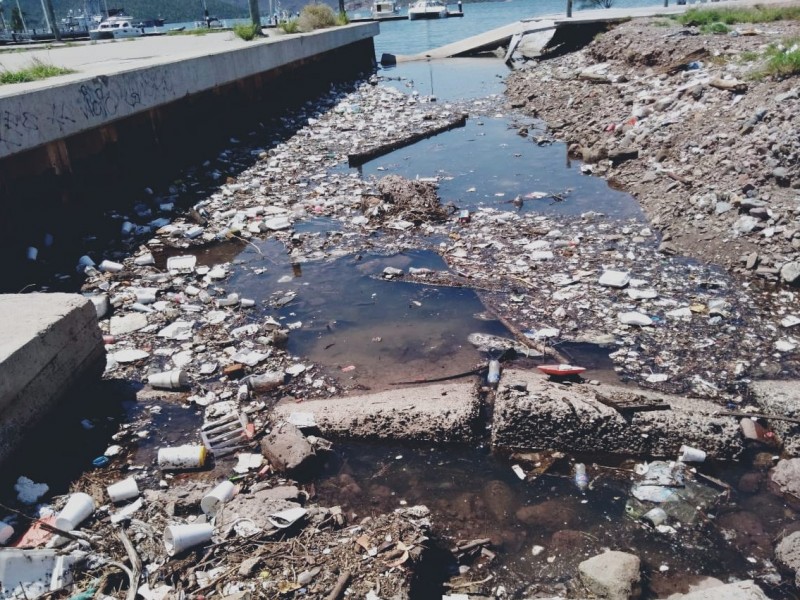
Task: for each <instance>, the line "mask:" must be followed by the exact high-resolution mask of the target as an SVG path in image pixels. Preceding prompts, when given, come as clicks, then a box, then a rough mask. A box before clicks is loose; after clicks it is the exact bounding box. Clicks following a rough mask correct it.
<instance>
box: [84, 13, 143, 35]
mask: <svg viewBox="0 0 800 600" xmlns="http://www.w3.org/2000/svg"><path fill="white" fill-rule="evenodd" d="M142 35H144V34H143V32H142V29H141V28H137V27H135V26H134V24H133V19H132V18H131V17H129V16H126V15H115V16H113V17H108V18H107V19H105V20H103V21H102V22H101V23H100V24H99V25H98V26H97V27H96V28H95V29H91V30H89V38H90V39H93V40H118V39H122V38H134V37H141V36H142Z"/></svg>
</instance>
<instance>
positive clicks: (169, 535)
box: [164, 523, 214, 556]
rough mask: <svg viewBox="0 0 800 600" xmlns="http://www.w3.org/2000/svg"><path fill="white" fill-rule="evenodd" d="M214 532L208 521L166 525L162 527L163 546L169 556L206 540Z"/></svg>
mask: <svg viewBox="0 0 800 600" xmlns="http://www.w3.org/2000/svg"><path fill="white" fill-rule="evenodd" d="M213 533H214V527H213V526H212V525H211V524H209V523H192V524H190V525H167V527H166V529H164V546H165V547H166V549H167V553H168V554H169V555H170V556H174V555H176V554H180V553H181V552H183V551H184V550H188V549H189V548H192V547H193V546H199V545H200V544H202V543H204V542H207V541H208V540H210V539H211V536H212V535H213Z"/></svg>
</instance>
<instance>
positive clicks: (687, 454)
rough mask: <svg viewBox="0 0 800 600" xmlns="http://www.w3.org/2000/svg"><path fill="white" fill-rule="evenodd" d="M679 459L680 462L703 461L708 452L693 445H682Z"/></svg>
mask: <svg viewBox="0 0 800 600" xmlns="http://www.w3.org/2000/svg"><path fill="white" fill-rule="evenodd" d="M678 452H679V453H680V454H679V455H678V460H679V461H680V462H703V461H704V460H705V459H706V453H705V452H704V451H702V450H699V449H698V448H692V447H691V446H681V448H680V450H678Z"/></svg>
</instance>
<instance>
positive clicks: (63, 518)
mask: <svg viewBox="0 0 800 600" xmlns="http://www.w3.org/2000/svg"><path fill="white" fill-rule="evenodd" d="M94 510H95V505H94V500H93V499H92V497H91V496H90V495H89V494H84V493H83V492H77V493H75V494H72V495H71V496H70V497H69V500H67V504H66V505H65V506H64V508H62V509H61V512H60V513H58V516H57V517H56V527H58V528H59V529H63V530H64V531H72V530H73V529H75V528H76V527H77V526H78V525H80V524H81V523H82V522H83V521H85V520H86V519H88V518H89V517H90V516H91V515H92V513H93V512H94Z"/></svg>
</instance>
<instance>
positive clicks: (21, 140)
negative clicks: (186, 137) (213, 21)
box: [0, 24, 378, 158]
mask: <svg viewBox="0 0 800 600" xmlns="http://www.w3.org/2000/svg"><path fill="white" fill-rule="evenodd" d="M377 33H378V26H377V25H376V24H362V25H351V26H346V27H336V28H331V29H324V30H320V31H316V32H312V33H308V34H302V35H299V34H298V35H284V36H280V37H276V38H266V39H264V40H257V41H253V42H245V41H243V40H240V39H238V38H236V37H235V36H234V35H233V34H231V33H218V34H208V35H205V36H172V37H166V38H152V39H141V40H139V39H137V40H135V41H133V42H122V43H116V44H96V45H90V46H81V47H77V48H61V49H59V50H58V51H45V52H41V51H40V52H33V53H23V54H19V55H10V56H8V57H6V56H4V57H3V61H2V62H3V67H4V68H5V69H9V70H15V69H16V68H24V66H28V65H29V63H30V61H32V60H34V59H37V60H41V61H43V62H47V63H49V64H53V65H55V66H59V67H64V68H69V69H74V70H76V71H77V72H76V73H74V74H71V75H64V76H61V77H57V78H53V79H47V80H43V81H38V82H32V83H28V84H18V85H10V86H3V88H0V114H2V118H3V122H4V127H3V128H2V131H0V158H5V157H7V156H11V155H12V154H17V153H19V152H25V151H27V150H31V149H33V148H36V147H37V146H40V145H43V144H47V143H49V142H54V141H57V140H61V139H63V138H66V137H69V136H71V135H75V134H78V133H82V132H85V131H87V130H89V129H94V128H98V127H103V126H105V125H108V124H110V123H112V122H114V121H117V120H119V119H124V118H126V117H130V116H132V115H135V114H137V113H140V112H143V111H147V110H150V109H153V108H157V107H159V106H162V105H165V104H169V103H171V102H175V101H177V100H181V99H183V98H186V97H188V96H193V95H196V94H200V93H202V92H207V91H210V90H215V89H218V88H220V87H222V86H225V85H227V84H230V83H233V82H239V81H242V80H245V79H247V78H249V77H253V76H255V75H259V74H264V73H268V72H270V71H274V70H276V69H286V68H291V67H293V66H297V65H298V64H302V63H303V61H307V60H311V59H314V58H315V57H323V56H324V55H325V54H326V53H328V52H331V51H334V50H337V49H340V48H344V47H346V46H349V45H352V44H358V43H359V42H362V41H364V40H370V41H371V39H372V37H373V36H375V35H376V34H377ZM118 46H119V47H121V48H118ZM40 53H42V54H43V55H42V56H39V54H40ZM367 56H368V54H367ZM362 64H363V63H362Z"/></svg>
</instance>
